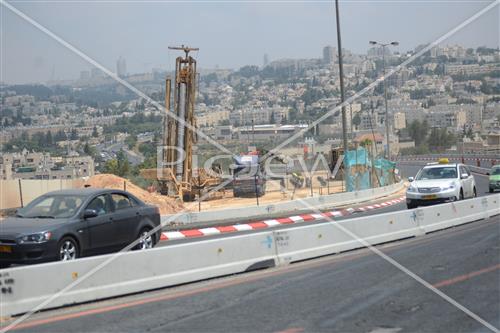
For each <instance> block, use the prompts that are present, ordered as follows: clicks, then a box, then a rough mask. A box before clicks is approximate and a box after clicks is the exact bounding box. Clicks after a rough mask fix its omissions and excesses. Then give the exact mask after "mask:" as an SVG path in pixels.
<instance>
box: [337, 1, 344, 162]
mask: <svg viewBox="0 0 500 333" xmlns="http://www.w3.org/2000/svg"><path fill="white" fill-rule="evenodd" d="M335 14H336V20H337V47H338V49H339V77H340V103H341V105H342V141H343V142H344V156H345V155H346V154H347V117H346V112H345V106H344V64H343V59H342V39H341V37H340V15H339V0H335Z"/></svg>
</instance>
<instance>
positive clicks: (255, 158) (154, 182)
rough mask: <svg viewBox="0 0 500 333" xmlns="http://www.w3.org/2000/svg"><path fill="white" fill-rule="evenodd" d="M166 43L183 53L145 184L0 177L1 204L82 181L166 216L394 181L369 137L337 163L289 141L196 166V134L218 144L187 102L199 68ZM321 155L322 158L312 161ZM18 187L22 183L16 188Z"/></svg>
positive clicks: (329, 154) (335, 153)
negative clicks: (224, 162)
mask: <svg viewBox="0 0 500 333" xmlns="http://www.w3.org/2000/svg"><path fill="white" fill-rule="evenodd" d="M169 49H170V50H172V51H175V52H179V51H180V52H181V53H183V55H181V56H178V57H177V58H176V60H175V76H174V77H173V78H171V77H168V76H167V77H166V78H165V87H164V91H165V100H164V109H163V112H162V113H163V125H162V136H161V146H157V147H155V148H156V151H157V166H156V168H151V169H142V170H140V176H141V177H142V178H143V179H146V180H147V181H148V182H149V184H150V185H149V186H148V187H147V188H144V187H140V186H137V185H135V184H133V183H132V182H131V181H130V180H127V179H124V178H121V177H118V176H116V175H113V174H98V175H95V176H92V177H90V178H88V179H85V178H84V179H74V180H71V184H70V183H67V182H65V183H64V186H63V182H54V184H52V185H49V184H47V185H44V186H39V185H36V184H34V183H33V182H35V180H33V181H31V180H24V181H23V184H21V182H19V184H18V183H17V182H15V183H13V184H7V183H6V185H5V186H11V187H12V191H11V192H12V193H14V192H19V196H15V195H14V196H12V197H11V198H9V200H10V201H12V202H8V203H7V202H6V203H2V207H4V208H5V207H19V206H22V203H23V202H29V201H30V199H32V197H33V198H34V197H36V194H37V193H38V192H40V191H39V189H38V188H39V187H40V189H41V188H42V187H43V188H44V190H49V189H59V188H61V189H62V188H66V187H73V188H74V187H87V186H91V187H103V188H113V189H124V190H127V191H129V192H131V193H132V194H134V195H136V196H137V197H138V198H139V199H141V200H143V201H145V202H146V203H149V204H153V205H156V206H158V207H159V208H160V211H161V213H162V214H171V213H175V212H179V211H181V210H185V211H202V210H211V209H221V208H226V207H247V206H251V205H265V204H271V203H277V202H283V201H287V200H293V199H298V198H307V197H312V196H320V195H328V194H333V193H338V192H344V191H355V190H361V189H366V188H372V187H378V186H383V185H387V184H391V183H394V181H395V179H394V172H393V171H394V170H393V169H394V165H389V164H390V163H388V162H386V161H380V160H375V155H376V154H375V153H372V152H371V151H372V149H371V148H370V145H369V143H367V144H365V145H364V146H363V147H358V146H355V147H351V148H353V149H354V150H350V151H349V152H348V153H349V154H347V156H348V157H347V159H346V160H345V161H344V153H343V149H341V148H339V147H329V148H328V149H327V151H326V152H324V151H323V152H321V153H318V152H317V153H316V154H307V150H306V147H301V146H300V145H297V143H294V145H291V146H289V147H284V148H283V149H280V153H279V154H276V153H274V152H272V151H265V150H264V149H261V150H259V149H258V148H257V147H256V146H255V145H249V146H248V149H246V150H244V151H238V152H231V155H226V156H232V157H231V164H230V165H229V167H227V166H226V170H223V167H222V166H221V165H220V164H216V163H212V164H210V165H209V166H208V167H207V166H206V165H205V166H204V167H200V166H199V165H197V164H198V162H199V161H198V159H197V158H194V154H193V152H195V151H197V150H198V149H199V147H198V145H197V144H198V143H199V141H198V139H199V136H200V135H201V136H204V138H203V139H204V140H205V142H206V141H208V143H211V144H213V145H214V146H217V145H218V144H217V142H215V141H213V140H212V139H211V138H209V137H208V136H206V135H205V134H203V132H200V130H199V129H198V126H197V121H196V109H195V106H196V96H197V89H198V87H197V82H198V77H199V73H198V72H197V61H196V59H194V58H193V57H192V56H191V54H190V53H191V52H193V51H197V50H198V49H197V48H190V47H187V46H184V45H182V46H180V47H169ZM249 143H250V142H249ZM151 144H153V143H151ZM220 148H224V147H222V146H220ZM302 148H304V149H303V150H302ZM197 153H198V154H199V153H200V152H199V151H198V152H197ZM221 153H224V154H227V152H221ZM321 158H322V159H323V163H318V161H320V160H321ZM344 165H347V166H349V172H347V173H346V172H344ZM388 175H392V176H388ZM47 182H48V183H50V182H51V180H48V181H47ZM32 183H33V184H32ZM66 183H67V184H66ZM22 187H25V190H24V194H23V191H22V190H21V188H22ZM42 192H43V191H42ZM27 193H29V194H28V197H26V196H27ZM23 196H25V198H23Z"/></svg>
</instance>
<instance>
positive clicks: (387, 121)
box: [370, 41, 399, 160]
mask: <svg viewBox="0 0 500 333" xmlns="http://www.w3.org/2000/svg"><path fill="white" fill-rule="evenodd" d="M370 44H371V45H379V46H380V47H382V73H383V75H384V101H385V139H386V141H387V150H386V154H385V156H386V158H387V159H388V160H389V159H390V158H391V146H390V137H389V134H390V126H391V121H390V119H389V108H388V107H387V82H386V79H385V48H386V47H387V46H389V45H392V46H397V45H399V42H391V43H379V42H375V41H370Z"/></svg>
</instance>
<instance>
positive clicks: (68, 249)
mask: <svg viewBox="0 0 500 333" xmlns="http://www.w3.org/2000/svg"><path fill="white" fill-rule="evenodd" d="M57 248H58V250H59V260H60V261H69V260H75V259H76V258H78V256H79V250H78V244H77V243H76V241H75V240H74V239H73V238H71V237H64V238H63V239H62V240H61V241H60V242H59V246H58V247H57Z"/></svg>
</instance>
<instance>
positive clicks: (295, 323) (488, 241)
mask: <svg viewBox="0 0 500 333" xmlns="http://www.w3.org/2000/svg"><path fill="white" fill-rule="evenodd" d="M499 244H500V219H499V218H498V217H494V218H491V219H489V220H485V221H480V222H475V223H471V224H467V225H464V226H461V227H457V228H453V229H448V230H446V231H442V232H437V233H433V234H430V235H426V236H423V237H418V238H414V239H410V240H406V241H402V242H398V243H392V244H387V245H385V246H380V247H378V249H380V250H381V251H382V252H383V253H384V254H386V255H387V256H389V257H390V258H392V259H394V260H395V261H397V262H398V263H400V264H401V265H403V266H404V267H406V268H407V269H409V270H410V271H411V272H413V273H414V274H417V275H418V276H419V277H421V278H423V279H424V280H425V281H427V282H428V283H430V284H432V285H434V286H435V287H436V288H437V289H439V290H440V291H442V292H443V293H445V294H446V295H448V296H449V297H451V298H452V299H454V300H455V301H456V302H458V303H460V304H461V305H462V306H464V307H465V308H467V309H469V310H470V311H472V312H473V313H474V314H476V315H477V316H479V317H481V318H482V319H483V320H485V321H486V322H488V323H489V324H491V325H493V326H495V327H497V328H500V283H499V281H500V246H499ZM25 324H26V325H28V326H25V327H24V328H22V331H26V332H287V333H292V332H378V333H381V332H399V331H401V332H488V331H489V330H488V328H486V327H485V326H484V325H483V324H482V323H480V322H478V321H476V320H475V319H473V318H471V317H469V316H468V315H466V314H465V313H464V312H463V311H462V310H460V309H458V308H457V307H456V306H454V305H452V304H450V303H448V302H447V301H445V300H444V299H443V298H442V297H441V296H440V295H438V294H436V293H435V292H433V291H432V290H430V289H428V288H427V287H425V286H423V285H422V284H420V283H418V282H417V281H416V280H415V279H413V278H412V277H411V276H409V275H408V274H406V273H404V272H402V271H401V270H399V269H398V268H396V267H395V266H393V265H392V264H391V263H389V262H387V261H386V260H384V259H383V258H381V257H379V256H378V255H376V254H374V253H373V252H371V251H370V250H369V249H363V250H358V251H353V252H347V253H344V254H342V255H336V256H329V257H324V258H321V259H316V260H311V261H306V262H302V263H298V264H293V265H290V266H288V267H287V268H284V269H283V268H281V269H268V270H262V271H257V272H253V273H249V274H243V275H236V276H232V277H226V278H223V279H218V280H210V281H205V282H201V283H197V284H190V285H186V286H181V287H177V288H169V289H165V290H160V291H155V292H150V293H144V294H141V295H135V296H129V297H124V298H119V299H114V300H108V301H105V302H99V303H92V304H86V305H82V306H79V307H74V308H70V309H62V310H55V311H49V312H44V313H41V314H38V315H36V316H34V317H33V318H31V319H30V320H29V321H27V322H25Z"/></svg>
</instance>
